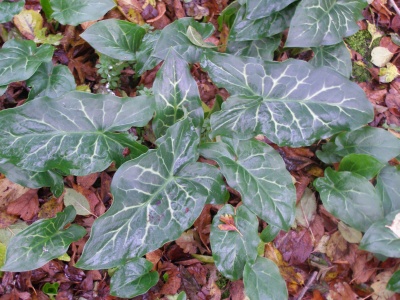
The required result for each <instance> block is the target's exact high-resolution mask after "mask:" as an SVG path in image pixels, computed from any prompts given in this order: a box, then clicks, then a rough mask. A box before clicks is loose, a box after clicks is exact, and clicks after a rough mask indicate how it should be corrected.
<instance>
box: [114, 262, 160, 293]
mask: <svg viewBox="0 0 400 300" xmlns="http://www.w3.org/2000/svg"><path fill="white" fill-rule="evenodd" d="M152 268H153V264H152V263H151V262H149V261H147V260H146V259H144V258H135V259H133V260H130V261H128V262H126V263H124V264H123V265H122V266H120V267H119V268H118V270H117V271H116V272H115V273H114V275H113V276H112V277H111V282H110V294H111V295H113V296H117V297H122V298H133V297H136V296H138V295H142V294H144V293H146V292H147V291H148V290H149V289H150V288H151V287H152V286H154V285H156V284H157V282H158V273H157V272H156V271H151V269H152Z"/></svg>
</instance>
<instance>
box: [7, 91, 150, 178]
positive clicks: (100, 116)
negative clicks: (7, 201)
mask: <svg viewBox="0 0 400 300" xmlns="http://www.w3.org/2000/svg"><path fill="white" fill-rule="evenodd" d="M152 106H153V101H152V99H151V98H148V97H145V96H140V97H136V98H118V97H116V96H112V95H100V94H98V95H95V94H89V93H83V92H70V93H68V94H64V95H63V96H61V97H60V98H56V99H50V98H48V97H42V98H36V99H35V100H33V101H29V102H27V103H26V104H24V105H22V106H19V107H16V108H13V109H7V110H3V111H0V127H1V128H2V130H1V131H0V138H1V141H2V142H1V143H0V153H1V156H2V157H3V158H6V159H8V160H9V162H10V163H12V164H15V165H16V166H18V167H20V168H22V169H26V170H31V171H37V172H45V171H47V170H55V169H58V170H61V171H62V172H64V173H66V174H73V175H86V174H90V173H95V172H98V171H102V170H104V169H106V168H107V167H108V166H109V165H110V164H111V162H112V161H116V163H117V165H119V164H121V163H122V162H123V161H125V160H127V159H130V158H133V157H137V156H138V155H140V154H142V153H144V152H145V151H146V150H147V148H146V147H145V146H142V145H140V144H139V143H137V142H135V141H134V140H133V139H132V138H131V137H130V135H129V134H128V133H127V132H123V131H126V130H128V129H129V128H130V127H132V126H144V125H146V124H147V122H148V121H149V120H150V119H151V117H152V115H153V107H152ZM126 147H128V148H129V149H130V155H129V156H127V157H124V156H123V154H122V152H123V150H124V148H126Z"/></svg>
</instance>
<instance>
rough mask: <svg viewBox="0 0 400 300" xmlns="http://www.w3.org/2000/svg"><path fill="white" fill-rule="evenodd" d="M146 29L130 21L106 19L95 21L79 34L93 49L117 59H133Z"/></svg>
mask: <svg viewBox="0 0 400 300" xmlns="http://www.w3.org/2000/svg"><path fill="white" fill-rule="evenodd" d="M145 33H146V30H145V29H144V28H142V27H140V26H139V25H137V24H133V23H131V22H127V21H122V20H115V19H108V20H104V21H100V22H97V23H95V24H93V25H92V26H90V27H89V28H88V29H86V30H85V32H83V33H82V34H81V37H82V38H84V39H85V40H86V41H87V42H88V43H89V44H90V45H91V46H92V47H93V48H94V49H96V50H97V51H98V52H100V53H103V54H105V55H108V56H109V57H112V58H115V59H119V60H125V61H128V60H135V57H136V55H135V52H136V51H137V50H138V49H139V46H140V44H141V42H142V39H143V36H144V35H145Z"/></svg>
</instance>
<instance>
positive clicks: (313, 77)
mask: <svg viewBox="0 0 400 300" xmlns="http://www.w3.org/2000/svg"><path fill="white" fill-rule="evenodd" d="M202 67H203V68H204V69H205V70H206V71H208V73H209V75H210V77H211V78H212V80H213V81H214V83H215V84H216V85H217V86H219V87H224V88H226V89H227V90H228V92H229V93H230V94H231V97H230V98H228V100H227V101H226V102H225V103H224V105H223V106H222V110H221V111H220V112H218V113H215V114H213V116H212V117H211V127H212V129H213V135H214V136H216V135H223V136H234V137H236V138H239V139H248V138H251V137H253V136H255V135H257V134H265V135H266V136H267V137H268V138H269V139H270V140H271V141H273V142H274V143H276V144H278V145H281V146H285V145H290V146H292V147H298V146H307V145H310V144H312V143H313V142H315V141H316V140H319V139H321V138H326V137H329V136H331V135H333V134H335V133H337V132H340V131H343V130H351V129H355V128H358V127H360V126H362V125H363V124H365V123H367V122H369V121H370V120H372V118H373V108H372V105H371V103H370V102H369V101H368V99H367V98H366V96H365V94H364V92H363V91H362V89H361V88H359V87H358V86H357V84H355V83H353V82H351V81H349V80H347V79H346V78H344V77H343V76H341V75H339V74H338V73H336V72H335V71H332V70H331V69H329V68H324V67H321V68H314V67H313V66H311V65H310V64H308V63H306V62H303V61H299V60H287V61H285V62H283V63H276V62H263V61H260V60H257V59H254V58H245V57H236V56H233V55H227V54H219V53H214V52H207V54H206V55H205V56H204V57H203V60H202ZM399 149H400V147H399Z"/></svg>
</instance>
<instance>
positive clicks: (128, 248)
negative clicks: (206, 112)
mask: <svg viewBox="0 0 400 300" xmlns="http://www.w3.org/2000/svg"><path fill="white" fill-rule="evenodd" d="M195 132H196V131H195V128H194V126H193V125H192V124H191V122H190V121H189V120H188V119H184V120H182V121H180V122H179V123H176V124H175V125H173V126H171V127H170V128H168V130H167V132H166V135H165V136H163V137H162V138H161V139H159V140H158V144H159V148H158V149H157V150H151V151H149V152H147V153H146V154H144V155H142V156H140V157H138V158H136V159H134V160H131V161H129V162H127V163H125V164H123V165H122V166H121V167H120V168H119V169H118V171H117V172H116V173H115V175H114V178H113V182H112V185H111V192H112V193H113V195H114V202H113V204H112V206H111V208H110V209H109V210H108V211H107V212H106V213H105V214H104V215H102V216H101V217H100V218H98V219H97V220H96V221H95V223H94V225H93V227H92V233H91V236H90V239H89V241H88V242H87V244H86V246H85V250H84V252H83V254H82V256H81V259H80V260H79V262H78V264H77V265H78V266H79V267H80V268H85V269H99V268H110V267H115V266H118V265H120V264H121V263H123V262H124V261H125V260H127V259H131V258H135V257H140V256H142V255H144V254H146V253H148V252H150V251H153V250H155V249H157V248H159V247H161V246H162V245H164V244H165V243H166V242H168V241H171V240H175V239H177V238H178V237H179V236H180V235H181V234H182V232H183V231H184V230H186V229H187V228H188V227H190V226H191V225H192V224H193V222H194V221H195V220H196V218H197V217H198V216H199V214H200V213H201V210H202V208H203V206H204V204H205V203H206V202H207V201H210V200H211V199H213V198H224V196H225V192H226V191H225V185H224V182H223V180H222V177H221V175H220V174H219V171H218V169H217V168H215V167H213V166H210V165H207V164H202V163H197V162H196V161H197V158H198V153H197V150H196V149H197V145H198V143H199V137H198V136H197V134H196V133H195Z"/></svg>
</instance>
